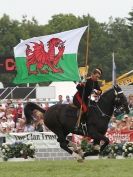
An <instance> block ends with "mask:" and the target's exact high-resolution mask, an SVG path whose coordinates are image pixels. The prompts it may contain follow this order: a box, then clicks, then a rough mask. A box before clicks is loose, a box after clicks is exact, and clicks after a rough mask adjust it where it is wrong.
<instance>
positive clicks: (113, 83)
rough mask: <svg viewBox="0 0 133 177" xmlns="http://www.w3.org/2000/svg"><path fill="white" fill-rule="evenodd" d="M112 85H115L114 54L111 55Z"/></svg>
mask: <svg viewBox="0 0 133 177" xmlns="http://www.w3.org/2000/svg"><path fill="white" fill-rule="evenodd" d="M112 65H113V67H112V85H116V65H115V54H114V52H113V53H112Z"/></svg>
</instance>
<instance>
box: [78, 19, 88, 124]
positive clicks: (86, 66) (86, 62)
mask: <svg viewBox="0 0 133 177" xmlns="http://www.w3.org/2000/svg"><path fill="white" fill-rule="evenodd" d="M88 56H89V21H88V30H87V43H86V57H85V78H84V79H85V80H86V77H87V74H88ZM85 85H86V82H85ZM84 94H85V86H84V89H83V93H82V102H81V106H80V111H79V117H78V120H77V127H79V125H80V120H81V116H82V107H83V98H84Z"/></svg>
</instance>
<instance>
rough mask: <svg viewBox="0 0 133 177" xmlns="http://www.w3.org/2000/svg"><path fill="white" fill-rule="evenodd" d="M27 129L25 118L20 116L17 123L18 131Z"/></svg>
mask: <svg viewBox="0 0 133 177" xmlns="http://www.w3.org/2000/svg"><path fill="white" fill-rule="evenodd" d="M24 130H25V120H24V119H22V118H18V119H17V123H16V132H17V133H19V132H24Z"/></svg>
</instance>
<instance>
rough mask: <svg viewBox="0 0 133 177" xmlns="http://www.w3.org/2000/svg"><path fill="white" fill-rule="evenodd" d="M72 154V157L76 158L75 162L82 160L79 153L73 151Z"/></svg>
mask: <svg viewBox="0 0 133 177" xmlns="http://www.w3.org/2000/svg"><path fill="white" fill-rule="evenodd" d="M72 156H73V157H74V159H76V160H77V162H83V161H84V158H83V157H82V156H81V155H79V154H77V153H75V152H73V153H72Z"/></svg>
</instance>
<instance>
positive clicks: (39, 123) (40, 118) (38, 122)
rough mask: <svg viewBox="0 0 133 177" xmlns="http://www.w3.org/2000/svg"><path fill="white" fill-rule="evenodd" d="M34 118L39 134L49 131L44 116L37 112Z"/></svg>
mask: <svg viewBox="0 0 133 177" xmlns="http://www.w3.org/2000/svg"><path fill="white" fill-rule="evenodd" d="M34 117H35V118H36V119H35V131H38V132H43V131H47V128H46V126H45V124H44V115H43V114H42V113H41V112H40V111H37V110H36V111H35V112H34Z"/></svg>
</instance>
